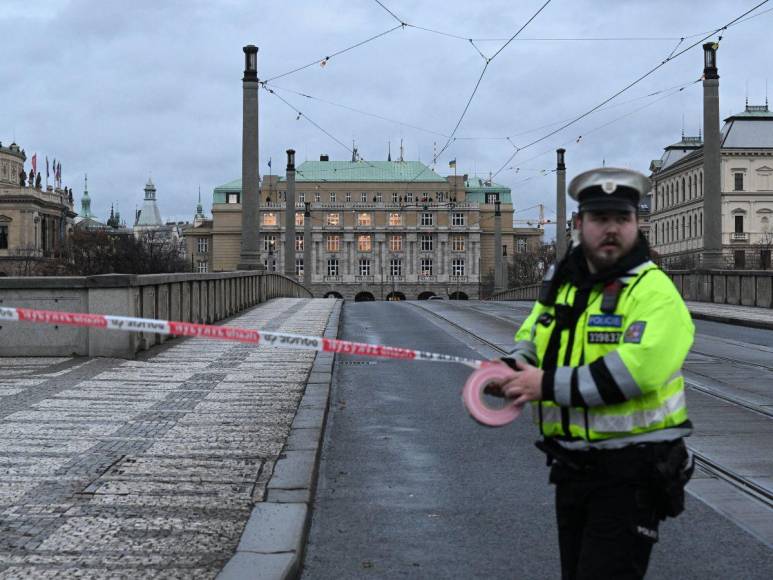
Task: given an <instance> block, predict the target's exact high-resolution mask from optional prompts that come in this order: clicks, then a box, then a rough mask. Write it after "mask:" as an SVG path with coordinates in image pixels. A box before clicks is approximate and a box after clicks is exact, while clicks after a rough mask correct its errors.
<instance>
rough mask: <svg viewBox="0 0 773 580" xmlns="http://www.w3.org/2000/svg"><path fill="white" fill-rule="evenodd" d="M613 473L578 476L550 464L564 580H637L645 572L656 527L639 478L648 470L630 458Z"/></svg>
mask: <svg viewBox="0 0 773 580" xmlns="http://www.w3.org/2000/svg"><path fill="white" fill-rule="evenodd" d="M631 461H633V462H634V463H631ZM612 463H617V459H614V460H613V461H612ZM613 469H614V466H612V467H611V468H610V469H593V470H591V471H589V472H579V471H577V470H574V469H570V468H567V467H566V466H564V465H562V464H561V463H558V462H557V463H554V464H553V467H552V469H551V475H550V479H551V482H552V483H555V484H556V515H557V519H558V542H559V547H560V551H561V577H562V579H563V580H591V579H592V580H607V579H610V580H611V579H621V580H622V579H639V578H644V575H645V574H646V572H647V565H648V563H649V558H650V554H651V552H652V547H653V545H654V544H655V542H657V539H658V524H659V523H660V517H659V515H658V510H657V508H656V505H655V499H654V495H653V493H652V490H651V489H650V488H649V486H648V485H647V484H646V483H645V482H646V479H644V478H642V471H646V470H647V469H648V466H647V465H646V464H641V463H639V464H638V465H637V464H636V458H631V457H629V458H627V460H626V463H625V464H622V465H621V473H620V474H618V475H614V476H612V475H609V472H612V473H614V471H613ZM621 475H622V476H621Z"/></svg>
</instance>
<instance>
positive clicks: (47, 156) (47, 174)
mask: <svg viewBox="0 0 773 580" xmlns="http://www.w3.org/2000/svg"><path fill="white" fill-rule="evenodd" d="M48 175H49V173H48V155H46V181H48Z"/></svg>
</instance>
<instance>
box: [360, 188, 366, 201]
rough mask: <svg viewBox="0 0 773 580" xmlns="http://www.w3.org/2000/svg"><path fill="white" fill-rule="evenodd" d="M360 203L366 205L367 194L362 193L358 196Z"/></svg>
mask: <svg viewBox="0 0 773 580" xmlns="http://www.w3.org/2000/svg"><path fill="white" fill-rule="evenodd" d="M360 201H361V202H362V203H368V194H367V193H365V192H364V191H363V192H362V193H361V194H360Z"/></svg>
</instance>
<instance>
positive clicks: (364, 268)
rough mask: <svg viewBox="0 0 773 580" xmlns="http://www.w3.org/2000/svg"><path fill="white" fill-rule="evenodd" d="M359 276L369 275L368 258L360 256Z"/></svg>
mask: <svg viewBox="0 0 773 580" xmlns="http://www.w3.org/2000/svg"><path fill="white" fill-rule="evenodd" d="M360 276H370V258H360Z"/></svg>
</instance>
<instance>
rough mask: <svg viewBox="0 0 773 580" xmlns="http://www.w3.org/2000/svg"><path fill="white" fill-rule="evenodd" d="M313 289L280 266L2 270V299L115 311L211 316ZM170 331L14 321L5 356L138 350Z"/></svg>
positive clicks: (4, 336) (121, 354)
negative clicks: (180, 270) (12, 273)
mask: <svg viewBox="0 0 773 580" xmlns="http://www.w3.org/2000/svg"><path fill="white" fill-rule="evenodd" d="M282 296H284V297H303V298H309V297H311V293H310V292H309V291H308V290H306V288H304V287H303V286H301V285H300V284H298V283H297V282H296V281H294V280H291V279H289V278H285V277H284V276H281V275H279V274H273V273H263V272H228V273H217V274H149V275H141V276H136V275H132V274H106V275H102V276H76V277H53V276H51V277H39V278H35V277H24V278H0V306H16V307H26V308H35V309H40V310H60V311H65V312H78V313H91V314H112V315H117V316H132V317H140V318H154V319H158V320H179V321H184V322H198V323H205V324H211V323H214V322H217V321H219V320H223V319H224V318H228V317H230V316H233V315H234V314H236V313H238V312H241V311H242V310H244V309H246V308H249V307H251V306H254V305H255V304H258V303H260V302H265V301H266V300H270V299H271V298H278V297H282ZM168 339H169V337H168V336H165V335H161V334H157V333H146V332H143V333H133V332H120V331H114V330H102V329H98V328H77V327H69V326H56V325H54V326H52V325H42V324H29V323H26V324H25V323H19V322H9V323H4V324H2V325H0V356H71V355H80V356H108V357H117V358H134V356H135V355H136V353H137V352H139V351H141V350H146V349H148V348H150V347H152V346H154V345H157V344H161V343H163V342H164V341H166V340H168Z"/></svg>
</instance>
